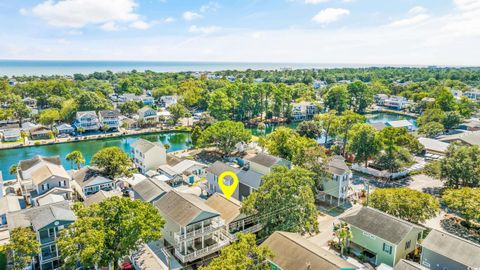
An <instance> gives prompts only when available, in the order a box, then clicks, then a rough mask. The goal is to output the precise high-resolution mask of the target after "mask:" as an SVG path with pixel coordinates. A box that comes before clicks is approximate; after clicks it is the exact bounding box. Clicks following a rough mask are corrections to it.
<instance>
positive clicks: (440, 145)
mask: <svg viewBox="0 0 480 270" xmlns="http://www.w3.org/2000/svg"><path fill="white" fill-rule="evenodd" d="M418 142H420V143H421V144H422V145H423V147H425V149H426V150H430V151H435V152H439V153H446V152H447V148H448V146H449V143H446V142H442V141H439V140H435V139H431V138H425V137H420V138H418Z"/></svg>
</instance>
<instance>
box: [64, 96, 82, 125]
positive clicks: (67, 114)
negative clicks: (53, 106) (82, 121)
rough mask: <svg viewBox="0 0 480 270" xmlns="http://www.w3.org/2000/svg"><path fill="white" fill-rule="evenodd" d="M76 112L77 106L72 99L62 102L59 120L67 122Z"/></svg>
mask: <svg viewBox="0 0 480 270" xmlns="http://www.w3.org/2000/svg"><path fill="white" fill-rule="evenodd" d="M77 110H78V104H77V102H76V101H75V100H74V99H67V100H65V101H64V102H62V108H61V109H60V118H61V119H62V120H63V121H65V122H69V121H72V120H73V118H74V117H75V112H76V111H77Z"/></svg>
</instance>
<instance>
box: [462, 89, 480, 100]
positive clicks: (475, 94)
mask: <svg viewBox="0 0 480 270" xmlns="http://www.w3.org/2000/svg"><path fill="white" fill-rule="evenodd" d="M463 95H464V96H466V97H467V98H469V99H471V100H477V99H480V91H478V90H477V89H474V90H471V91H467V92H465V93H463Z"/></svg>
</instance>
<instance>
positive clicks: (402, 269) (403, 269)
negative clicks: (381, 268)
mask: <svg viewBox="0 0 480 270" xmlns="http://www.w3.org/2000/svg"><path fill="white" fill-rule="evenodd" d="M377 269H378V268H377ZM393 270H428V268H425V267H423V266H421V265H420V264H418V263H416V262H412V261H408V260H405V259H401V260H400V261H399V262H398V263H397V264H396V265H395V267H394V268H393Z"/></svg>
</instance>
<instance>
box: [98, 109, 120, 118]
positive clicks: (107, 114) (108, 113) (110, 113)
mask: <svg viewBox="0 0 480 270" xmlns="http://www.w3.org/2000/svg"><path fill="white" fill-rule="evenodd" d="M98 114H99V115H100V116H102V117H103V118H116V117H119V116H120V112H119V111H118V110H103V111H100V112H98Z"/></svg>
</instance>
